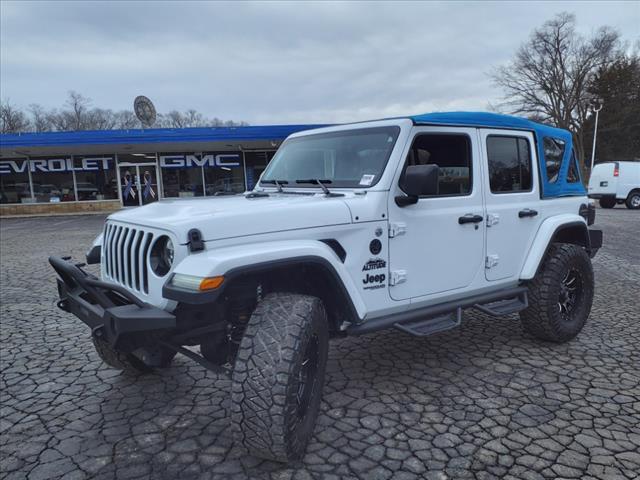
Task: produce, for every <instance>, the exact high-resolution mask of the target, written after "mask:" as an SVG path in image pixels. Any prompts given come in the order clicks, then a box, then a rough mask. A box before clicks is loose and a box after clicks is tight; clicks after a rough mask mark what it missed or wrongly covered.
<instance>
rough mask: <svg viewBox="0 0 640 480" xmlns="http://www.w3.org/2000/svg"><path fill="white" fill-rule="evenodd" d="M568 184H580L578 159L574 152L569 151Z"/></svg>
mask: <svg viewBox="0 0 640 480" xmlns="http://www.w3.org/2000/svg"><path fill="white" fill-rule="evenodd" d="M567 182H568V183H578V182H580V169H579V168H578V159H577V158H576V152H575V150H573V149H572V150H571V163H569V171H568V172H567Z"/></svg>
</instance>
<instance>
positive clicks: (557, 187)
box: [409, 112, 587, 198]
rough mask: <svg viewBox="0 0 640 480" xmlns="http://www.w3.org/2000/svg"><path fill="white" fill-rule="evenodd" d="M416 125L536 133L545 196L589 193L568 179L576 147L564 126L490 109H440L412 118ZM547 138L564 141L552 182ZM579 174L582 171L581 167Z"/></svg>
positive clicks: (579, 184)
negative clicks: (546, 151)
mask: <svg viewBox="0 0 640 480" xmlns="http://www.w3.org/2000/svg"><path fill="white" fill-rule="evenodd" d="M409 118H410V119H411V120H412V121H413V123H414V124H416V125H450V126H458V127H460V126H465V127H487V128H502V129H505V130H525V131H528V132H533V134H534V135H535V138H536V144H537V147H536V148H537V151H538V159H539V162H540V177H541V180H542V182H541V183H542V197H544V198H549V197H559V196H565V195H586V194H587V192H586V190H585V188H584V185H583V184H582V181H579V182H576V183H568V182H567V172H568V171H569V167H570V163H571V161H572V160H571V152H572V150H573V139H572V136H571V133H570V132H568V131H567V130H563V129H561V128H555V127H550V126H548V125H543V124H541V123H537V122H533V121H531V120H528V119H526V118H521V117H514V116H511V115H501V114H498V113H489V112H437V113H424V114H422V115H414V116H411V117H409ZM544 137H552V138H555V139H559V140H562V141H563V142H564V143H565V150H564V157H563V158H562V165H561V166H560V172H559V174H558V179H557V180H556V181H555V182H553V183H550V182H549V180H548V178H547V168H546V165H545V154H544V146H543V145H544V144H543V141H542V140H543V138H544ZM577 170H578V175H579V174H580V173H579V170H580V169H579V168H578V169H577Z"/></svg>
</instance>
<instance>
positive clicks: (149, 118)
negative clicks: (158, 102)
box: [133, 95, 156, 127]
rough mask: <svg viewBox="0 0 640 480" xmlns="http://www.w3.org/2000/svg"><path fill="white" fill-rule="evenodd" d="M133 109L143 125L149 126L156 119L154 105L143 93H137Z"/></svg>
mask: <svg viewBox="0 0 640 480" xmlns="http://www.w3.org/2000/svg"><path fill="white" fill-rule="evenodd" d="M133 111H134V112H135V113H136V117H138V120H140V121H141V122H142V125H143V126H145V127H150V126H151V125H153V124H154V122H155V121H156V107H154V106H153V102H152V101H151V100H149V99H148V98H147V97H145V96H144V95H138V96H137V97H136V99H135V100H134V101H133Z"/></svg>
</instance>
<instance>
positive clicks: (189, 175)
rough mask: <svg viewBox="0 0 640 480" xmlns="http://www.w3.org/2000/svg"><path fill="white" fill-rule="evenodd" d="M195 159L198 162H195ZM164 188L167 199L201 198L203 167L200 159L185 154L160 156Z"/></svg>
mask: <svg viewBox="0 0 640 480" xmlns="http://www.w3.org/2000/svg"><path fill="white" fill-rule="evenodd" d="M194 158H195V159H196V160H197V161H195V162H194V161H193V160H194ZM160 168H161V170H162V187H163V189H164V191H163V193H164V196H165V197H201V196H202V195H203V189H202V166H201V164H200V157H199V156H198V157H195V155H193V154H185V153H162V154H160Z"/></svg>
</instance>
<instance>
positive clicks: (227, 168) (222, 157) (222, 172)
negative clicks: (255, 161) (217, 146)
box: [203, 153, 244, 195]
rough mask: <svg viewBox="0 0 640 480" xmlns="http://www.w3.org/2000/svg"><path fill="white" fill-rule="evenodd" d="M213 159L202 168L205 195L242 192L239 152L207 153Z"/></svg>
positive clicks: (240, 157) (242, 175)
mask: <svg viewBox="0 0 640 480" xmlns="http://www.w3.org/2000/svg"><path fill="white" fill-rule="evenodd" d="M207 156H209V157H213V158H214V159H215V161H214V162H209V164H207V165H206V166H205V167H203V168H204V181H205V188H206V192H207V195H221V194H225V193H242V192H244V174H243V168H242V156H241V154H239V153H218V154H213V153H210V154H207Z"/></svg>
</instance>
